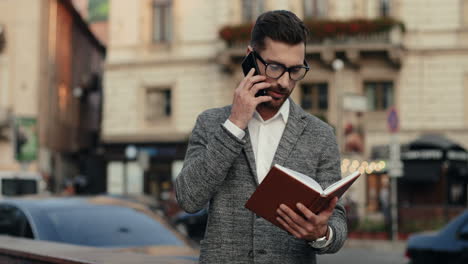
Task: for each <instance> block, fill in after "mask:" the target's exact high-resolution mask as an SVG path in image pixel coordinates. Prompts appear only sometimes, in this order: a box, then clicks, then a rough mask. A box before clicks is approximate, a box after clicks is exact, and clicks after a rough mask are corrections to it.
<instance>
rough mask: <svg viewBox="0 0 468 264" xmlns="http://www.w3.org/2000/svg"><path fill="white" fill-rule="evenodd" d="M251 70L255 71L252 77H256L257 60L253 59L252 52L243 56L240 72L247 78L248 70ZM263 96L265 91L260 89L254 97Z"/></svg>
mask: <svg viewBox="0 0 468 264" xmlns="http://www.w3.org/2000/svg"><path fill="white" fill-rule="evenodd" d="M252 68H254V69H255V72H254V75H258V74H259V72H260V71H259V70H258V66H257V60H256V59H255V56H254V54H253V52H250V53H249V54H247V56H245V58H244V60H243V61H242V71H244V75H245V76H247V74H248V73H249V71H250V69H252ZM264 95H266V91H265V89H261V90H260V91H258V92H257V93H256V94H255V97H258V96H264Z"/></svg>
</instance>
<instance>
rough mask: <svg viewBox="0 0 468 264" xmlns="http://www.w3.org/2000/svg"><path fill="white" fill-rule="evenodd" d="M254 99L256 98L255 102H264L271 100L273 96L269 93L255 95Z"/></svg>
mask: <svg viewBox="0 0 468 264" xmlns="http://www.w3.org/2000/svg"><path fill="white" fill-rule="evenodd" d="M255 100H257V104H261V103H265V102H269V101H271V100H273V97H271V96H269V95H262V96H258V97H255Z"/></svg>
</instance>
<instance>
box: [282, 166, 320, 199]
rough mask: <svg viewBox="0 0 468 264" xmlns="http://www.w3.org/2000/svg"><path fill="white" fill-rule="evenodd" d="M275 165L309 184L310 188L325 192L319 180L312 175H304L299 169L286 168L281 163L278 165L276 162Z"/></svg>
mask: <svg viewBox="0 0 468 264" xmlns="http://www.w3.org/2000/svg"><path fill="white" fill-rule="evenodd" d="M275 167H277V168H278V169H280V170H282V171H284V172H286V173H287V174H289V175H291V176H292V177H294V178H295V179H296V180H298V181H300V182H302V183H304V184H305V185H307V186H309V187H310V188H312V189H314V190H316V191H318V192H319V193H323V189H322V187H321V186H320V184H318V182H316V181H315V180H314V179H312V178H311V177H309V176H307V175H304V174H302V173H300V172H298V171H294V170H291V169H288V168H285V167H283V166H281V165H278V164H275Z"/></svg>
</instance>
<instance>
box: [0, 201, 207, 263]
mask: <svg viewBox="0 0 468 264" xmlns="http://www.w3.org/2000/svg"><path fill="white" fill-rule="evenodd" d="M0 234H1V235H10V236H17V237H25V238H31V239H36V240H47V241H54V242H61V243H68V244H74V245H82V246H92V247H104V248H119V249H122V251H137V252H144V253H147V254H153V255H159V256H166V255H171V256H177V257H182V258H189V259H193V260H194V261H195V260H197V257H198V251H197V250H196V249H195V248H194V247H192V244H191V243H190V241H189V240H186V239H185V238H184V237H183V236H182V235H180V234H179V233H178V232H177V231H176V230H175V229H173V228H171V227H170V225H169V224H168V223H167V222H166V221H165V220H164V219H163V218H162V217H160V216H158V215H156V214H154V213H152V212H151V211H150V210H149V209H148V208H147V207H146V206H144V205H141V204H138V203H133V202H130V201H125V200H120V199H116V198H112V197H106V196H97V197H91V198H77V197H69V198H65V197H63V198H45V199H44V198H22V199H7V200H3V201H0Z"/></svg>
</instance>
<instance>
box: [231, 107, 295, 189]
mask: <svg viewBox="0 0 468 264" xmlns="http://www.w3.org/2000/svg"><path fill="white" fill-rule="evenodd" d="M288 117H289V100H286V101H285V102H284V103H283V105H282V106H281V108H280V109H279V111H278V112H277V113H276V115H274V116H273V117H272V118H270V119H268V120H266V121H265V120H263V118H262V117H261V116H260V114H259V113H258V112H257V111H255V113H254V115H253V118H252V119H250V121H249V124H248V128H249V134H250V142H251V144H252V148H253V152H254V156H255V164H256V169H257V179H258V183H261V182H262V181H263V179H264V178H265V176H266V174H267V173H268V171H269V170H270V168H271V166H272V165H273V164H271V163H272V162H273V158H274V156H275V153H276V149H277V148H278V145H279V142H280V139H281V136H282V135H283V131H284V128H285V127H286V123H287V122H288ZM224 126H225V127H226V128H227V129H228V130H229V131H230V132H231V133H232V134H234V135H235V136H236V137H237V138H239V139H242V138H243V137H244V136H245V132H244V131H243V130H242V129H240V128H239V127H237V126H236V125H235V124H233V123H232V122H231V121H230V120H229V119H228V120H226V122H225V123H224Z"/></svg>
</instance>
